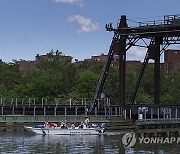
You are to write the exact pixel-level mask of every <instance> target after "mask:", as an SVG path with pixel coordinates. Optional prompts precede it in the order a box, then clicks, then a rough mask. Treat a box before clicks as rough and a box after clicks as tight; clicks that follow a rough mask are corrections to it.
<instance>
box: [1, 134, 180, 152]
mask: <svg viewBox="0 0 180 154" xmlns="http://www.w3.org/2000/svg"><path fill="white" fill-rule="evenodd" d="M123 135H124V134H123V133H121V132H107V133H106V134H104V135H59V136H58V135H57V136H51V135H49V136H48V135H46V136H42V135H34V134H31V133H29V132H26V133H23V134H20V133H17V132H3V133H2V132H1V133H0V153H1V154H6V153H8V154H10V153H13V154H18V153H19V154H32V153H35V154H36V153H37V154H45V153H49V154H51V153H54V154H119V153H120V154H121V153H122V154H124V153H130V154H134V153H135V154H144V153H147V154H156V153H157V154H170V153H174V154H177V153H180V152H179V151H180V144H140V143H137V144H135V146H134V147H133V148H124V146H123V144H122V136H123Z"/></svg>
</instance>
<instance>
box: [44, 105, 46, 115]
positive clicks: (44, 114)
mask: <svg viewBox="0 0 180 154" xmlns="http://www.w3.org/2000/svg"><path fill="white" fill-rule="evenodd" d="M44 116H46V106H44Z"/></svg>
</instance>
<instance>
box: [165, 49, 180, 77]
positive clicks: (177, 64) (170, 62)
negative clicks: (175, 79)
mask: <svg viewBox="0 0 180 154" xmlns="http://www.w3.org/2000/svg"><path fill="white" fill-rule="evenodd" d="M177 70H180V50H166V51H165V52H164V71H165V72H166V73H167V74H168V73H173V72H175V71H177Z"/></svg>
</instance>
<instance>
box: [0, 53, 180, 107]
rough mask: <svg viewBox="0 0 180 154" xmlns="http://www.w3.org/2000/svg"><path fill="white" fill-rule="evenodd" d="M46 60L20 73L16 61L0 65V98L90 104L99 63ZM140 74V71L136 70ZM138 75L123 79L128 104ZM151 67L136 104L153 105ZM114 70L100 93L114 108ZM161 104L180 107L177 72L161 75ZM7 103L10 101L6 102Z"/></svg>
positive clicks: (116, 76)
mask: <svg viewBox="0 0 180 154" xmlns="http://www.w3.org/2000/svg"><path fill="white" fill-rule="evenodd" d="M48 56H49V59H48V60H47V59H43V58H42V57H39V59H38V63H37V66H36V68H33V69H31V70H27V71H25V72H21V71H20V70H19V66H18V64H17V62H16V61H14V62H13V63H4V62H2V61H0V72H1V73H0V98H4V99H6V100H7V99H9V100H10V99H12V98H24V99H26V100H28V99H29V98H32V99H33V98H36V99H38V100H41V98H46V99H48V100H51V101H54V99H56V101H57V102H58V103H62V104H64V103H68V102H69V99H70V98H72V100H80V99H83V98H84V99H85V98H86V99H87V100H92V99H93V97H94V94H95V90H96V86H97V83H98V80H99V78H100V74H101V72H102V68H103V63H102V62H97V61H85V62H83V63H82V64H81V65H80V66H78V67H77V66H76V65H74V64H71V63H70V60H71V57H69V59H68V58H67V57H65V56H63V54H62V53H61V52H59V51H56V52H55V53H54V52H52V51H51V52H50V53H48ZM137 70H138V71H139V70H140V67H139V68H137ZM138 71H137V73H134V74H127V75H126V101H127V103H131V101H132V96H133V94H134V90H135V86H136V82H137V79H138V74H139V73H138ZM153 72H154V71H153V67H152V66H149V67H147V69H146V72H145V74H144V77H143V80H142V83H141V86H140V88H139V93H138V95H137V99H136V103H137V104H146V103H153V95H154V87H153V82H154V79H153V76H154V75H153ZM118 83H119V73H118V68H116V67H111V68H110V70H109V72H108V76H107V79H106V82H105V85H104V89H103V93H105V94H106V96H108V97H109V98H110V99H111V104H118V99H119V86H118ZM160 93H161V102H162V103H163V104H180V72H176V73H174V74H168V75H167V74H164V73H163V72H161V92H160ZM9 102H10V101H9Z"/></svg>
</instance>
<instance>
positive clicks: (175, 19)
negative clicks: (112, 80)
mask: <svg viewBox="0 0 180 154" xmlns="http://www.w3.org/2000/svg"><path fill="white" fill-rule="evenodd" d="M127 21H128V19H127V18H126V16H125V15H122V16H121V19H120V20H119V21H118V25H117V28H113V26H112V23H110V24H106V26H105V28H106V30H107V31H110V32H114V36H113V39H112V42H111V45H110V48H109V53H108V56H107V60H106V62H105V64H104V67H103V70H102V73H101V76H100V79H99V82H98V84H97V87H96V92H95V96H94V99H93V102H92V107H91V108H90V110H89V113H91V111H92V110H93V109H94V107H96V106H97V100H98V99H99V97H100V94H101V93H102V90H103V87H104V83H105V80H106V77H107V74H108V71H109V68H110V64H111V61H112V59H113V54H117V55H119V106H121V107H124V106H125V105H126V101H125V78H126V52H127V50H129V49H130V48H131V47H132V46H139V47H146V48H147V53H146V55H145V58H144V62H143V64H142V68H141V70H140V73H139V77H138V81H137V84H136V87H135V91H134V94H133V97H132V102H131V104H134V103H135V100H136V96H137V94H138V89H139V87H140V84H141V81H142V78H143V74H144V72H145V69H146V66H147V64H148V62H149V59H153V60H154V104H160V55H161V54H162V53H163V52H164V50H166V49H167V47H169V45H171V44H180V15H168V16H164V19H163V20H161V21H159V20H158V21H152V22H137V23H138V26H135V27H128V24H127ZM140 40H141V42H144V45H143V46H142V45H139V44H138V42H139V41H140ZM146 41H149V42H150V43H149V44H147V43H146Z"/></svg>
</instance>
